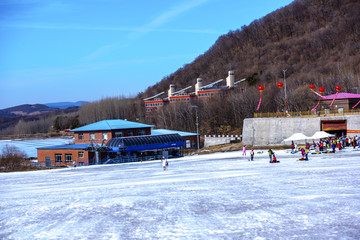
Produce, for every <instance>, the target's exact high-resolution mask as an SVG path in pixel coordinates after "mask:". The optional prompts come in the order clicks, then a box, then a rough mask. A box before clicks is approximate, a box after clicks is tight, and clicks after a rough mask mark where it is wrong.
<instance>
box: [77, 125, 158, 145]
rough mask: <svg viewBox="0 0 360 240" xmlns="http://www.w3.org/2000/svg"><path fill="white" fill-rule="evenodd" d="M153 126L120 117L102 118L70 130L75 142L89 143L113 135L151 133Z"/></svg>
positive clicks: (123, 135) (106, 138) (107, 138)
mask: <svg viewBox="0 0 360 240" xmlns="http://www.w3.org/2000/svg"><path fill="white" fill-rule="evenodd" d="M153 127H155V126H153V125H148V124H143V123H138V122H131V121H127V120H121V119H111V120H102V121H100V122H95V123H91V124H88V125H85V126H83V127H79V128H75V129H73V130H71V131H72V132H74V138H75V143H90V142H95V141H99V140H100V139H101V140H103V142H102V143H104V144H106V143H107V141H108V140H109V139H111V138H113V137H131V136H143V135H151V128H153Z"/></svg>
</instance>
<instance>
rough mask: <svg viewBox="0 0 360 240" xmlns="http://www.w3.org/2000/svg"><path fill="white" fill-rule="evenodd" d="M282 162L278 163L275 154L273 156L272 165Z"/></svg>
mask: <svg viewBox="0 0 360 240" xmlns="http://www.w3.org/2000/svg"><path fill="white" fill-rule="evenodd" d="M279 162H280V161H278V160H277V159H276V157H275V154H273V159H272V163H279Z"/></svg>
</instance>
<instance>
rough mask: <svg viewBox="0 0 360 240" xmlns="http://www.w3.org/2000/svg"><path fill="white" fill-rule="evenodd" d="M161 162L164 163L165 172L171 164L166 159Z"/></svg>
mask: <svg viewBox="0 0 360 240" xmlns="http://www.w3.org/2000/svg"><path fill="white" fill-rule="evenodd" d="M161 161H162V167H163V170H164V171H165V170H166V168H167V167H168V166H169V163H168V161H167V160H166V159H165V157H163V159H162V160H161Z"/></svg>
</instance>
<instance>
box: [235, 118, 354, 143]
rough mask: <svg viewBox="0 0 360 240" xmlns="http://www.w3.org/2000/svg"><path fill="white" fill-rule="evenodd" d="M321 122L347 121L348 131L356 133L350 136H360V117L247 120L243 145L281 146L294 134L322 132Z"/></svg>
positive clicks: (309, 134) (349, 134)
mask: <svg viewBox="0 0 360 240" xmlns="http://www.w3.org/2000/svg"><path fill="white" fill-rule="evenodd" d="M321 120H346V122H347V129H348V130H352V131H355V133H348V136H354V135H360V134H359V133H356V131H360V115H348V116H335V117H316V118H247V119H245V120H244V124H243V134H242V136H243V143H244V144H248V145H254V146H260V145H279V144H284V142H283V140H284V139H285V138H288V137H290V136H291V135H293V134H294V133H298V132H300V133H303V134H305V135H306V136H312V135H313V134H314V133H315V132H316V131H320V130H321Z"/></svg>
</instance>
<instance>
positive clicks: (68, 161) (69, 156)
mask: <svg viewBox="0 0 360 240" xmlns="http://www.w3.org/2000/svg"><path fill="white" fill-rule="evenodd" d="M65 162H66V163H72V154H65Z"/></svg>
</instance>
